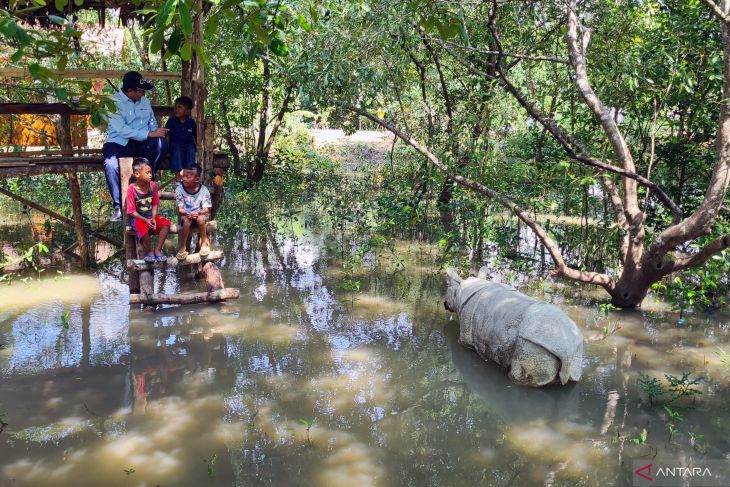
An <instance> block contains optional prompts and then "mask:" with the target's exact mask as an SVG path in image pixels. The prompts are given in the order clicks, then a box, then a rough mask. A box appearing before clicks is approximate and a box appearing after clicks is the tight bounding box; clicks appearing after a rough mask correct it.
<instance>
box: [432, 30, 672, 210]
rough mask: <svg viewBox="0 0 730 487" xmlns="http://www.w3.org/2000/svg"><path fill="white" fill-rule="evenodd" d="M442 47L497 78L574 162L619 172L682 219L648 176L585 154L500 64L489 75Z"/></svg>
mask: <svg viewBox="0 0 730 487" xmlns="http://www.w3.org/2000/svg"><path fill="white" fill-rule="evenodd" d="M441 45H442V47H443V48H444V50H445V51H446V52H448V53H449V55H451V56H452V57H453V58H454V59H456V60H457V61H458V62H459V63H461V64H462V65H463V66H464V67H466V68H467V69H468V70H469V71H471V72H472V73H474V74H477V75H479V76H484V77H485V78H487V79H489V80H490V81H496V82H497V83H499V84H500V85H501V86H502V88H503V89H504V90H505V91H506V92H508V93H509V94H511V95H512V96H513V97H514V98H515V100H517V103H519V104H520V105H521V106H522V107H523V108H524V109H525V111H526V112H527V113H529V114H530V116H531V117H532V118H534V119H535V120H536V121H537V122H538V123H539V124H540V125H542V126H543V127H544V128H545V129H546V130H547V131H548V132H550V135H552V136H553V138H554V139H555V140H557V141H558V143H559V144H560V145H561V146H562V147H563V150H564V151H565V153H566V154H567V155H568V157H570V158H571V159H574V160H575V161H578V162H580V163H581V164H584V165H586V166H590V167H593V168H596V169H599V170H601V171H607V172H611V173H614V174H618V175H619V176H623V177H625V178H630V179H633V180H635V181H636V182H638V183H639V184H641V185H642V186H644V187H646V188H650V189H651V190H652V192H653V193H654V195H655V196H656V197H657V199H658V200H659V201H660V202H661V203H662V204H663V205H664V206H666V207H667V208H668V209H669V211H670V212H671V213H672V216H673V221H674V222H678V221H679V220H681V216H682V213H681V211H680V209H679V207H678V206H677V205H676V204H675V203H674V202H673V201H672V200H671V198H669V196H668V195H667V194H666V193H665V192H664V191H663V190H662V189H661V188H660V187H659V186H657V185H656V184H654V183H652V182H651V181H649V180H648V179H646V178H645V177H644V176H641V175H639V174H636V173H634V172H631V171H627V170H626V169H624V168H622V167H618V166H614V165H612V164H609V163H607V162H603V161H601V160H598V159H594V158H592V157H589V156H586V155H585V154H586V153H587V152H588V150H587V148H586V147H585V145H583V143H581V142H580V141H578V140H577V139H575V138H574V137H573V136H572V135H570V134H569V133H567V132H566V131H564V130H563V129H562V128H561V127H560V126H559V125H558V124H557V122H556V121H555V119H553V118H551V117H549V116H546V115H545V114H543V113H542V112H541V111H540V110H539V109H538V108H537V107H535V106H534V105H533V104H531V103H530V102H529V101H527V99H526V98H525V96H524V95H523V94H522V92H521V91H520V90H519V89H517V88H516V87H515V86H514V85H513V84H512V83H511V82H510V80H509V78H507V76H506V75H505V73H504V72H503V71H502V69H501V67H499V65H497V74H498V76H496V77H495V76H490V75H489V74H488V73H486V72H485V71H483V70H481V69H479V68H477V67H476V66H474V65H473V64H472V63H470V62H468V61H465V60H464V59H462V58H461V56H459V55H458V54H456V53H455V52H453V51H452V50H450V49H448V48H447V47H446V46H444V45H443V44H441Z"/></svg>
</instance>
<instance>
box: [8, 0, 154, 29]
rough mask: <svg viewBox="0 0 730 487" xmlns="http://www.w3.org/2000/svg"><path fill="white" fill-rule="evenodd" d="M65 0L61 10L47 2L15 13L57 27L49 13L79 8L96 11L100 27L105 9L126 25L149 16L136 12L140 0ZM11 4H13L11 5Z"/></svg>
mask: <svg viewBox="0 0 730 487" xmlns="http://www.w3.org/2000/svg"><path fill="white" fill-rule="evenodd" d="M67 1H68V3H67V4H66V6H65V7H64V8H63V9H62V10H58V9H57V8H56V5H55V2H48V3H47V5H46V6H44V7H40V8H38V9H36V10H33V11H32V12H28V13H22V14H20V13H16V15H17V16H18V17H19V18H21V19H23V20H24V21H26V22H27V23H28V24H30V25H37V26H39V27H49V28H58V25H56V24H54V23H53V22H51V21H50V20H49V19H48V16H49V15H58V16H66V15H68V14H74V13H75V12H78V11H81V10H94V11H96V12H97V14H98V17H99V25H100V26H101V27H104V26H105V25H106V11H107V10H116V11H117V12H118V13H117V14H116V15H115V17H116V18H118V19H119V22H120V23H121V24H122V25H127V24H128V23H129V22H130V21H138V22H144V21H146V20H147V19H148V17H149V15H140V14H139V13H138V12H139V10H140V9H142V8H143V7H144V2H142V1H141V0H140V1H137V2H123V1H120V0H103V1H99V0H84V2H83V4H82V5H81V6H77V5H76V3H75V2H74V0H67ZM29 3H30V2H29ZM11 4H13V5H12V7H11ZM0 5H2V8H4V9H6V10H10V11H16V10H18V9H20V8H25V7H26V6H25V5H18V4H17V3H16V2H12V1H10V0H0Z"/></svg>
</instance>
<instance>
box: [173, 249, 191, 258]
mask: <svg viewBox="0 0 730 487" xmlns="http://www.w3.org/2000/svg"><path fill="white" fill-rule="evenodd" d="M188 255H190V254H188V252H187V251H186V250H181V251H180V252H178V253H177V255H176V256H175V257H176V258H177V260H185V259H187V258H188Z"/></svg>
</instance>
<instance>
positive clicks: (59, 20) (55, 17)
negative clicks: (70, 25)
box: [48, 15, 66, 25]
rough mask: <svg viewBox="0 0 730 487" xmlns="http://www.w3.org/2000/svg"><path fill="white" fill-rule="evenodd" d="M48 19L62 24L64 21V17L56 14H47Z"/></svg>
mask: <svg viewBox="0 0 730 487" xmlns="http://www.w3.org/2000/svg"><path fill="white" fill-rule="evenodd" d="M48 20H50V21H51V22H53V23H54V24H58V25H63V24H65V23H66V19H64V18H63V17H59V16H58V15H49V16H48Z"/></svg>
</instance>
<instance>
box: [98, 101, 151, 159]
mask: <svg viewBox="0 0 730 487" xmlns="http://www.w3.org/2000/svg"><path fill="white" fill-rule="evenodd" d="M112 98H113V99H114V100H115V101H116V106H117V113H113V114H111V116H110V117H109V120H108V121H107V126H108V133H109V138H108V139H107V142H114V143H117V144H120V145H125V146H126V145H127V142H129V139H134V140H146V139H147V134H149V133H150V132H151V131H153V130H155V129H156V128H157V120H155V114H154V113H153V112H152V105H151V104H150V101H149V100H148V99H147V97H142V99H140V100H139V101H138V102H136V103H135V102H133V101H132V100H130V99H129V97H128V96H127V95H125V94H124V93H122V92H121V91H120V92H118V93H117V94H115V95H112Z"/></svg>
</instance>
